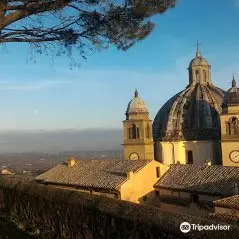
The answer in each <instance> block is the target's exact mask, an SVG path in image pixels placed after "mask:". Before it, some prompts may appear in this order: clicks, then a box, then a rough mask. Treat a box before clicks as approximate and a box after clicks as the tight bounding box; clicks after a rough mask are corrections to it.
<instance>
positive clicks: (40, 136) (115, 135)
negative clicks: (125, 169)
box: [0, 129, 122, 153]
mask: <svg viewBox="0 0 239 239" xmlns="http://www.w3.org/2000/svg"><path fill="white" fill-rule="evenodd" d="M121 143H122V130H121V129H90V130H55V131H44V130H37V131H0V153H8V152H15V153H21V152H33V151H34V152H57V151H80V150H92V151H104V150H120V149H121Z"/></svg>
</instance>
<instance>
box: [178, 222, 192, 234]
mask: <svg viewBox="0 0 239 239" xmlns="http://www.w3.org/2000/svg"><path fill="white" fill-rule="evenodd" d="M180 230H181V232H183V233H188V232H190V230H191V225H190V224H189V223H188V222H182V223H181V225H180Z"/></svg>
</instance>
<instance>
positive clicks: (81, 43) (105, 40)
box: [0, 0, 176, 57]
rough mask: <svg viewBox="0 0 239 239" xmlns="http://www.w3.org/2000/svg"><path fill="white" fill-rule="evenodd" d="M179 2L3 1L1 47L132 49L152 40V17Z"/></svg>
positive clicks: (59, 50) (0, 9)
mask: <svg viewBox="0 0 239 239" xmlns="http://www.w3.org/2000/svg"><path fill="white" fill-rule="evenodd" d="M175 1H176V0H22V1H17V0H1V1H0V43H10V42H27V43H31V44H32V45H33V46H34V49H36V51H37V52H38V53H42V52H44V51H46V52H48V53H49V52H51V53H54V54H62V53H66V52H69V49H71V48H72V47H76V48H77V49H78V50H79V51H80V55H81V56H82V57H85V54H86V52H87V51H88V50H93V49H99V50H100V49H104V48H106V47H108V46H109V45H110V44H113V45H115V46H116V47H117V48H118V49H121V50H127V49H128V48H129V47H131V46H132V45H134V44H135V43H136V42H137V41H139V40H143V39H144V38H145V37H146V36H148V35H149V34H150V33H151V32H152V30H153V28H154V24H153V23H152V22H151V21H150V17H151V16H153V15H156V14H162V13H164V12H165V11H167V10H168V9H169V8H170V7H174V5H175Z"/></svg>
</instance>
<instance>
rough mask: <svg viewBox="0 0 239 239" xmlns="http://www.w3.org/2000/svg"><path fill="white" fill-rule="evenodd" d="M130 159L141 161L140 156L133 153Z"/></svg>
mask: <svg viewBox="0 0 239 239" xmlns="http://www.w3.org/2000/svg"><path fill="white" fill-rule="evenodd" d="M129 159H132V160H136V159H139V155H138V154H136V153H132V154H130V156H129Z"/></svg>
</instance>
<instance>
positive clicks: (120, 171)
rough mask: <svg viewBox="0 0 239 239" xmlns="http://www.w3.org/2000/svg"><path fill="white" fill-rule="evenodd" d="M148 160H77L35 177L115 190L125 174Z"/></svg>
mask: <svg viewBox="0 0 239 239" xmlns="http://www.w3.org/2000/svg"><path fill="white" fill-rule="evenodd" d="M149 162H150V160H79V161H77V164H76V165H74V166H72V167H70V166H67V164H59V165H57V166H56V167H54V168H52V169H50V170H48V171H47V172H45V173H43V174H41V175H39V176H37V177H36V178H35V180H37V181H41V182H44V183H52V184H54V183H55V184H62V185H72V186H79V187H80V186H82V187H89V188H102V189H116V188H117V187H118V186H119V185H120V184H122V183H123V182H124V181H125V180H126V179H127V173H128V172H130V171H133V172H136V171H138V170H139V169H141V168H142V167H144V166H145V165H147V164H148V163H149Z"/></svg>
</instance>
